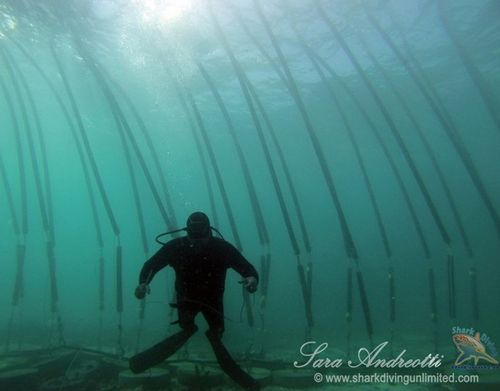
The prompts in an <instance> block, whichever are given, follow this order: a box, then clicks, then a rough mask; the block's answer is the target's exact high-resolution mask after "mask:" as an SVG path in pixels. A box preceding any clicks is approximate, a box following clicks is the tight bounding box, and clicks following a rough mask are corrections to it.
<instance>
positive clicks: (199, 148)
mask: <svg viewBox="0 0 500 391" xmlns="http://www.w3.org/2000/svg"><path fill="white" fill-rule="evenodd" d="M166 64H167V62H166V61H163V66H164V68H165V70H166V74H167V75H168V76H169V79H170V81H171V82H172V84H173V85H174V91H175V93H176V95H177V99H178V100H179V102H180V104H181V107H182V109H183V110H184V113H185V114H186V119H187V121H188V126H189V129H190V131H191V135H192V136H193V139H194V141H195V145H196V150H197V152H198V156H199V157H200V160H201V168H202V170H203V177H204V178H205V184H206V187H207V193H208V198H209V202H210V209H211V210H212V216H213V219H214V223H215V225H216V226H218V225H219V224H218V220H219V219H218V216H217V209H216V207H215V196H214V191H213V187H212V182H211V180H210V175H209V173H208V164H207V162H206V160H205V155H204V154H203V148H202V144H201V141H200V138H199V136H198V134H197V131H196V126H195V121H194V120H193V118H192V114H191V112H190V111H189V106H188V104H187V102H186V98H185V96H184V92H183V91H182V87H181V85H180V83H179V82H178V81H177V79H176V78H175V77H174V76H172V72H171V71H170V69H168V67H167V65H166Z"/></svg>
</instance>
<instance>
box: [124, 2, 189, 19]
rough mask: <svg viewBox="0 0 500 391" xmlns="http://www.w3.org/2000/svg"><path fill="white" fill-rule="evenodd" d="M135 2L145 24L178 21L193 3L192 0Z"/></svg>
mask: <svg viewBox="0 0 500 391" xmlns="http://www.w3.org/2000/svg"><path fill="white" fill-rule="evenodd" d="M133 4H134V6H135V7H136V8H137V10H138V13H139V15H140V17H141V19H142V21H143V22H144V23H145V24H148V23H151V24H164V23H171V22H174V21H178V20H179V19H181V18H182V16H183V15H184V14H185V13H186V12H187V11H189V10H190V9H191V7H192V5H193V4H192V1H190V0H135V1H134V2H133Z"/></svg>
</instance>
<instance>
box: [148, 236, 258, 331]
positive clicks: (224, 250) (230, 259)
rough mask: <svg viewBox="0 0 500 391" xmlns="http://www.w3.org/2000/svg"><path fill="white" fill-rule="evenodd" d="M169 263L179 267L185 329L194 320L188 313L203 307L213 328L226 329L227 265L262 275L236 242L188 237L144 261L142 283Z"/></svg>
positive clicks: (179, 301) (244, 274)
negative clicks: (225, 289)
mask: <svg viewBox="0 0 500 391" xmlns="http://www.w3.org/2000/svg"><path fill="white" fill-rule="evenodd" d="M167 265H168V266H171V267H172V268H173V269H174V270H175V276H176V278H175V290H176V292H177V307H178V309H179V323H180V326H181V328H183V329H184V328H187V327H190V326H191V324H189V323H190V322H191V321H193V320H194V317H193V319H189V318H190V317H188V316H186V315H189V314H188V313H191V312H193V311H196V309H199V311H200V312H202V313H203V315H204V317H205V318H206V320H207V322H208V324H209V326H210V328H212V329H214V331H217V332H218V333H222V331H223V330H224V314H223V312H224V310H223V294H224V286H225V282H226V271H227V269H234V270H235V271H237V272H238V273H239V274H240V275H241V276H242V277H255V278H256V279H258V274H257V271H256V270H255V268H254V267H253V266H252V265H251V264H250V262H248V261H247V260H246V259H245V257H243V255H241V253H240V252H239V251H238V250H237V249H236V248H235V247H234V246H233V245H232V244H230V243H228V242H226V241H225V240H222V239H219V238H215V237H211V238H209V239H208V241H207V243H204V244H193V242H191V241H190V240H189V239H188V238H187V237H182V238H177V239H173V240H171V241H169V242H168V243H167V244H165V245H164V246H163V247H162V248H161V249H160V250H159V251H158V252H157V253H156V254H155V255H153V256H152V257H151V258H150V259H149V260H148V261H147V262H146V263H144V266H143V268H142V270H141V274H140V276H139V283H141V284H142V283H145V282H148V283H149V281H151V279H152V278H153V276H154V275H155V274H156V273H157V272H158V271H160V270H161V269H163V268H164V267H165V266H167ZM196 312H198V311H196Z"/></svg>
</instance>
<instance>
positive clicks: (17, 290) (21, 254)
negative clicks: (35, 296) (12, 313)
mask: <svg viewBox="0 0 500 391" xmlns="http://www.w3.org/2000/svg"><path fill="white" fill-rule="evenodd" d="M25 256H26V246H25V245H24V244H18V245H17V246H16V281H15V283H14V291H13V293H12V301H11V304H12V305H13V306H17V305H18V304H19V301H20V299H22V298H23V297H24V259H25Z"/></svg>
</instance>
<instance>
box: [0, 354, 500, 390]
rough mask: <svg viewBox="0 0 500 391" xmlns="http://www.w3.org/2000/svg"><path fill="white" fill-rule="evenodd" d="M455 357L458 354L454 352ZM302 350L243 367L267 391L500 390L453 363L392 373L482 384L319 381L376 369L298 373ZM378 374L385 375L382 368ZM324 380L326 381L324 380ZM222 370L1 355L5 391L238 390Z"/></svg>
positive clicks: (193, 360) (210, 364)
mask: <svg viewBox="0 0 500 391" xmlns="http://www.w3.org/2000/svg"><path fill="white" fill-rule="evenodd" d="M449 354H450V357H452V356H453V355H454V352H449ZM295 359H297V352H291V351H286V350H282V351H274V352H273V355H272V356H268V357H266V358H265V359H263V358H260V359H259V358H257V357H247V358H246V359H242V358H241V357H240V358H239V362H240V364H241V365H242V367H243V368H244V369H245V370H246V371H248V372H250V373H251V374H252V376H253V377H255V378H257V379H259V381H260V382H261V384H262V385H263V389H265V390H268V391H278V390H339V391H341V390H380V391H383V390H399V389H404V390H411V391H424V390H434V391H440V390H460V391H461V390H481V391H489V390H495V391H498V390H500V371H499V370H498V368H489V369H483V370H477V369H469V370H467V371H465V370H460V371H459V370H457V369H453V368H452V364H453V363H452V362H447V363H444V364H443V366H442V367H440V368H439V370H434V372H433V371H431V370H426V371H424V370H422V369H418V370H403V371H402V370H398V372H395V371H393V370H391V371H390V373H392V374H394V373H397V374H399V375H407V376H411V375H418V374H420V373H422V372H426V373H427V374H433V373H434V374H435V373H441V374H448V375H449V374H451V373H455V375H456V376H458V375H464V374H467V375H470V374H479V376H480V377H479V383H478V384H472V383H467V384H466V383H454V384H451V383H446V384H445V383H443V382H441V383H434V384H431V383H428V384H422V383H419V384H407V385H405V384H402V383H393V384H389V383H378V384H376V383H368V384H363V383H359V382H358V383H349V384H347V383H346V382H340V383H336V384H327V383H326V382H325V381H322V382H321V383H320V384H317V383H315V381H314V375H315V373H316V372H321V373H322V375H332V374H336V375H339V374H349V375H352V374H354V373H362V374H363V375H369V374H373V373H375V372H374V370H373V369H365V370H364V371H359V370H356V371H355V372H353V370H350V371H351V372H349V370H346V369H332V368H329V369H322V370H314V369H312V368H311V369H304V368H302V369H295V368H294V367H293V361H294V360H295ZM377 373H384V372H383V371H380V370H378V372H377ZM323 380H324V378H323ZM238 389H240V388H239V387H238V386H237V385H236V384H234V383H233V382H232V381H231V380H230V379H229V378H228V377H227V376H226V375H225V374H224V373H223V372H222V371H221V370H220V368H219V367H218V366H217V363H216V362H215V361H213V360H211V359H207V356H206V352H203V351H200V352H196V351H190V352H189V356H188V357H185V354H184V355H183V354H182V352H181V353H179V354H177V355H176V356H174V357H173V359H171V360H168V361H167V362H165V363H164V364H162V365H160V366H158V367H155V368H154V369H152V370H150V371H147V372H146V373H144V374H141V375H134V374H132V373H131V372H130V371H129V370H128V363H127V360H126V359H119V358H117V357H116V355H115V354H113V353H106V352H98V351H96V350H93V349H87V348H81V347H58V348H53V349H28V350H23V351H15V352H9V353H4V354H2V355H0V390H2V391H118V390H122V391H146V390H157V391H162V390H184V391H188V390H189V391H196V390H213V391H217V390H218V391H223V390H238Z"/></svg>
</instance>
